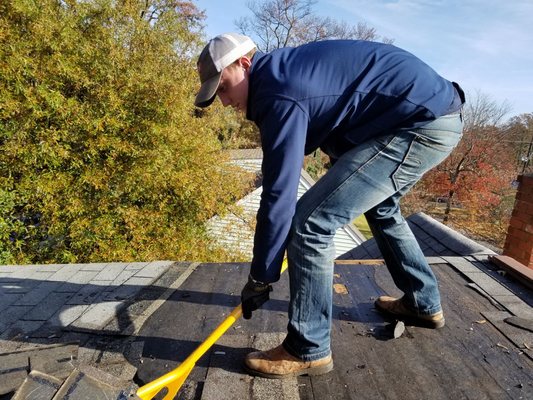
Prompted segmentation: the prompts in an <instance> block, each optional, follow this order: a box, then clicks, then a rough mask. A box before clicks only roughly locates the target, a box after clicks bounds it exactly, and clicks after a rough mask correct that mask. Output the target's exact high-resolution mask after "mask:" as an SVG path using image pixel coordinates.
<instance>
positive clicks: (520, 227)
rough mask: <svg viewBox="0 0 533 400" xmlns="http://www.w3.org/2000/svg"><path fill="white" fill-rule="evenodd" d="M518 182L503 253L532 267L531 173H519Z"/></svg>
mask: <svg viewBox="0 0 533 400" xmlns="http://www.w3.org/2000/svg"><path fill="white" fill-rule="evenodd" d="M518 182H519V186H518V192H517V193H516V200H515V204H514V209H513V214H512V216H511V221H510V222H509V229H508V230H507V238H506V239H505V246H504V248H503V255H505V256H509V257H511V258H514V259H515V260H516V261H518V262H519V263H521V264H523V265H525V266H526V267H529V268H531V269H533V174H527V175H520V176H519V177H518Z"/></svg>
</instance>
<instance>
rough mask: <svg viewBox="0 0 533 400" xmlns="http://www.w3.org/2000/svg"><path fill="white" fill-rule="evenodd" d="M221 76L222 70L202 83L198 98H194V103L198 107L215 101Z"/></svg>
mask: <svg viewBox="0 0 533 400" xmlns="http://www.w3.org/2000/svg"><path fill="white" fill-rule="evenodd" d="M221 76H222V72H219V73H218V74H217V75H215V76H214V77H212V78H210V79H208V80H207V81H205V82H204V83H202V86H201V87H200V90H199V91H198V94H197V95H196V99H195V100H194V105H195V106H196V107H202V108H203V107H207V106H209V105H210V104H211V103H212V102H213V100H215V96H216V94H217V89H218V85H219V84H220V77H221Z"/></svg>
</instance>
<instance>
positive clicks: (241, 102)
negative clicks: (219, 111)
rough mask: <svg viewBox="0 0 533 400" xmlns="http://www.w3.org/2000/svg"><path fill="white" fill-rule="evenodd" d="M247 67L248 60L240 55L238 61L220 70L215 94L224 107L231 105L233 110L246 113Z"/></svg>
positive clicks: (248, 64) (248, 65)
mask: <svg viewBox="0 0 533 400" xmlns="http://www.w3.org/2000/svg"><path fill="white" fill-rule="evenodd" d="M249 67H250V60H249V59H248V58H247V57H242V58H241V59H239V61H238V63H236V64H232V65H230V66H229V67H227V68H224V70H223V71H222V75H221V77H220V84H219V85H218V90H217V95H218V97H219V99H220V101H221V102H222V105H223V106H224V107H227V106H232V107H233V108H234V109H235V110H237V111H241V112H243V113H246V106H247V104H248V70H249Z"/></svg>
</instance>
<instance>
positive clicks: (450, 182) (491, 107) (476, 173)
mask: <svg viewBox="0 0 533 400" xmlns="http://www.w3.org/2000/svg"><path fill="white" fill-rule="evenodd" d="M508 112H509V106H508V105H507V104H506V103H503V104H498V103H496V102H495V101H493V100H491V99H490V98H489V97H488V96H486V95H483V94H481V93H479V92H478V93H476V95H474V96H472V97H469V101H468V102H467V103H466V104H465V107H464V111H463V115H464V134H463V138H462V140H461V142H460V143H459V145H458V146H457V148H456V149H455V150H454V151H453V152H452V154H451V155H450V156H449V157H448V158H447V159H446V160H445V161H444V162H443V163H442V164H441V165H439V166H438V167H437V168H436V169H435V172H434V173H435V174H444V176H445V179H444V178H442V179H441V180H440V181H441V182H442V181H444V182H446V183H445V184H444V185H441V186H447V194H446V209H445V212H444V222H447V221H448V219H449V215H450V212H451V209H452V204H453V202H454V201H455V197H456V196H457V197H459V198H461V200H463V201H464V200H466V199H468V198H470V199H473V198H480V196H481V197H482V198H484V199H486V200H487V201H489V200H488V199H489V198H490V197H491V196H490V193H491V192H492V187H491V186H490V185H474V182H481V180H482V179H484V178H487V177H489V176H492V177H495V176H501V174H496V173H495V172H496V171H501V170H504V169H503V168H502V167H503V164H506V163H508V157H507V155H508V149H507V148H505V146H506V145H505V143H504V142H502V139H503V137H504V131H502V130H501V129H499V128H498V124H499V123H500V122H501V120H502V118H503V117H504V116H505V115H506V114H507V113H508ZM506 169H507V170H508V168H506ZM504 179H506V178H504ZM437 181H439V180H437ZM509 184H510V182H507V184H506V186H509Z"/></svg>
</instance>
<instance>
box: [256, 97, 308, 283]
mask: <svg viewBox="0 0 533 400" xmlns="http://www.w3.org/2000/svg"><path fill="white" fill-rule="evenodd" d="M261 109H262V110H264V112H262V113H261V114H260V115H258V117H257V119H256V123H257V125H258V126H259V130H260V132H261V146H262V148H263V164H262V168H261V169H262V173H263V191H262V194H261V202H260V205H259V211H258V212H257V225H256V230H255V237H254V255H253V259H252V266H251V271H250V273H251V275H252V277H253V278H254V279H256V280H258V281H261V282H268V283H271V282H276V281H277V280H279V277H280V270H281V264H282V261H283V256H284V253H285V248H286V245H287V239H288V235H289V231H290V227H291V222H292V217H293V216H294V210H295V208H296V200H297V194H298V183H299V180H300V171H301V168H302V165H303V158H304V148H305V138H306V133H307V126H308V116H307V114H306V113H305V112H304V111H303V110H302V109H301V108H300V107H299V106H298V104H297V103H296V102H294V101H291V100H279V99H278V100H276V101H269V102H268V104H264V106H263V107H261Z"/></svg>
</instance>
